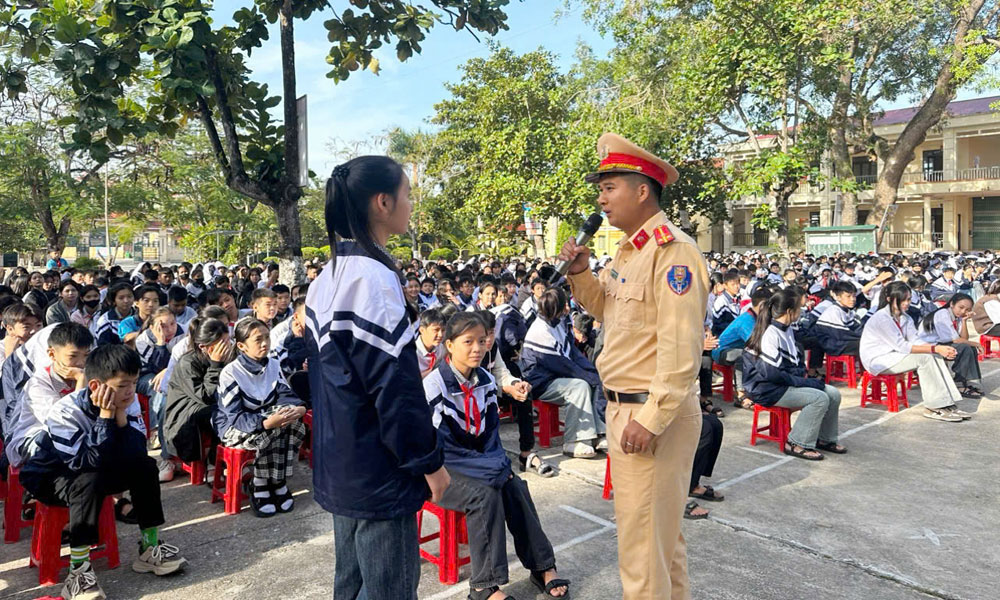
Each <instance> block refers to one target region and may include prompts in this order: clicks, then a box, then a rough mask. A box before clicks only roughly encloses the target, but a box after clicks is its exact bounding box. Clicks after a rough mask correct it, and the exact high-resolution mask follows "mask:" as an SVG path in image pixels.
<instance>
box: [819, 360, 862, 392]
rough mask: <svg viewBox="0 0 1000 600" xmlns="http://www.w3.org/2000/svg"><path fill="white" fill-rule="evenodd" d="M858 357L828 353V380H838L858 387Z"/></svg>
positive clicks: (829, 381)
mask: <svg viewBox="0 0 1000 600" xmlns="http://www.w3.org/2000/svg"><path fill="white" fill-rule="evenodd" d="M857 361H858V359H857V357H856V356H852V355H849V354H842V355H839V356H830V355H829V354H827V355H826V361H825V363H826V364H825V367H826V382H827V383H834V382H836V381H839V382H842V383H846V384H847V385H848V386H850V387H852V388H856V387H858V362H857Z"/></svg>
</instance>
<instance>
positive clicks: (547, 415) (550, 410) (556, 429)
mask: <svg viewBox="0 0 1000 600" xmlns="http://www.w3.org/2000/svg"><path fill="white" fill-rule="evenodd" d="M534 405H535V409H536V410H537V411H538V424H537V425H536V426H535V435H537V436H538V445H539V446H540V447H542V448H550V447H551V446H552V438H554V437H559V436H561V435H563V434H564V433H566V432H565V431H563V430H562V426H563V425H564V423H563V422H562V421H560V420H559V407H558V406H556V405H555V404H550V403H548V402H542V401H541V400H535V401H534Z"/></svg>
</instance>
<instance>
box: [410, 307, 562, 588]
mask: <svg viewBox="0 0 1000 600" xmlns="http://www.w3.org/2000/svg"><path fill="white" fill-rule="evenodd" d="M444 339H445V342H444V343H445V346H446V348H447V351H448V358H447V360H444V361H441V362H439V363H438V364H437V366H436V367H435V368H434V371H433V372H432V373H431V374H430V375H429V376H428V377H426V378H424V393H425V394H426V396H427V402H428V403H429V404H430V405H431V408H432V409H433V411H434V412H433V424H434V427H435V428H436V429H437V433H438V445H439V446H440V447H441V448H443V450H444V464H445V466H446V467H447V468H448V472H449V473H450V474H451V485H449V486H448V488H447V489H446V490H445V492H444V494H443V495H442V497H441V500H440V501H439V502H438V504H439V505H440V506H442V507H444V508H447V509H449V510H457V511H461V512H464V513H465V519H466V522H467V523H468V529H469V534H470V535H469V556H470V557H471V569H472V570H471V575H470V580H469V587H470V588H471V589H470V592H469V598H470V599H472V600H487V599H488V600H501V599H503V598H509V596H507V595H506V594H504V593H503V592H502V591H500V586H501V585H504V584H506V583H507V582H508V574H507V543H506V542H507V536H506V533H505V532H504V522H505V521H506V523H507V528H508V529H509V530H510V533H511V535H512V536H513V537H514V545H515V548H516V550H517V555H518V558H519V559H520V560H521V564H522V565H524V567H525V568H526V569H528V570H529V571H531V581H532V583H534V584H535V585H536V586H537V587H538V588H539V589H541V590H543V591H545V592H546V593H547V594H548V595H549V596H550V597H561V596H566V595H568V593H569V581H566V580H564V579H559V578H558V573H557V572H556V563H555V553H554V552H553V550H552V544H551V543H550V542H549V540H548V538H547V537H546V536H545V532H543V531H542V525H541V522H540V521H539V519H538V511H537V510H536V509H535V505H534V503H533V502H532V501H531V496H530V494H529V493H528V487H527V485H526V484H525V483H524V481H522V480H521V479H520V478H519V477H517V476H516V475H515V474H514V473H513V471H512V470H511V465H510V459H509V458H507V453H506V452H505V451H504V448H503V445H502V444H501V443H500V428H499V426H500V420H499V416H498V414H499V411H498V408H497V386H496V381H495V380H494V379H493V377H492V376H491V375H490V374H489V373H488V372H487V371H486V369H484V368H482V366H480V365H481V363H482V361H483V360H484V357H485V355H486V352H487V335H486V328H485V327H484V325H483V321H482V319H481V317H480V316H479V315H478V314H476V313H469V312H461V313H458V314H456V315H455V316H454V317H452V318H451V319H450V320H449V321H448V326H447V329H446V331H445V335H444Z"/></svg>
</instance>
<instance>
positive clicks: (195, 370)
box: [160, 348, 225, 462]
mask: <svg viewBox="0 0 1000 600" xmlns="http://www.w3.org/2000/svg"><path fill="white" fill-rule="evenodd" d="M175 350H176V348H175ZM171 361H173V358H171ZM223 367H225V363H223V362H217V361H213V360H211V359H209V358H208V357H207V356H205V353H204V352H201V351H195V352H186V353H184V354H182V355H181V357H180V358H179V360H178V361H177V363H176V366H175V367H174V372H173V374H172V376H171V377H170V381H169V383H168V385H167V402H166V410H165V411H164V415H163V421H162V422H161V424H160V429H161V430H162V431H163V440H164V442H165V443H166V447H167V451H168V452H169V453H170V455H171V456H176V457H178V458H180V459H181V460H183V461H185V462H190V461H194V460H203V459H204V458H205V457H204V456H202V444H201V439H202V436H203V435H204V436H208V437H209V438H210V439H211V440H212V442H213V444H212V447H213V448H214V447H215V444H217V443H218V440H219V438H218V435H217V434H216V431H215V429H214V428H213V427H212V417H213V416H214V414H215V411H216V410H217V408H216V407H217V404H218V403H217V401H216V393H217V392H218V388H219V377H220V375H221V374H222V369H223ZM173 375H176V377H174V376H173Z"/></svg>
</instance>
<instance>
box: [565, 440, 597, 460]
mask: <svg viewBox="0 0 1000 600" xmlns="http://www.w3.org/2000/svg"><path fill="white" fill-rule="evenodd" d="M563 454H565V455H566V456H569V457H571V458H596V457H597V452H595V451H594V447H593V446H591V445H590V443H589V442H571V443H569V444H563Z"/></svg>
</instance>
